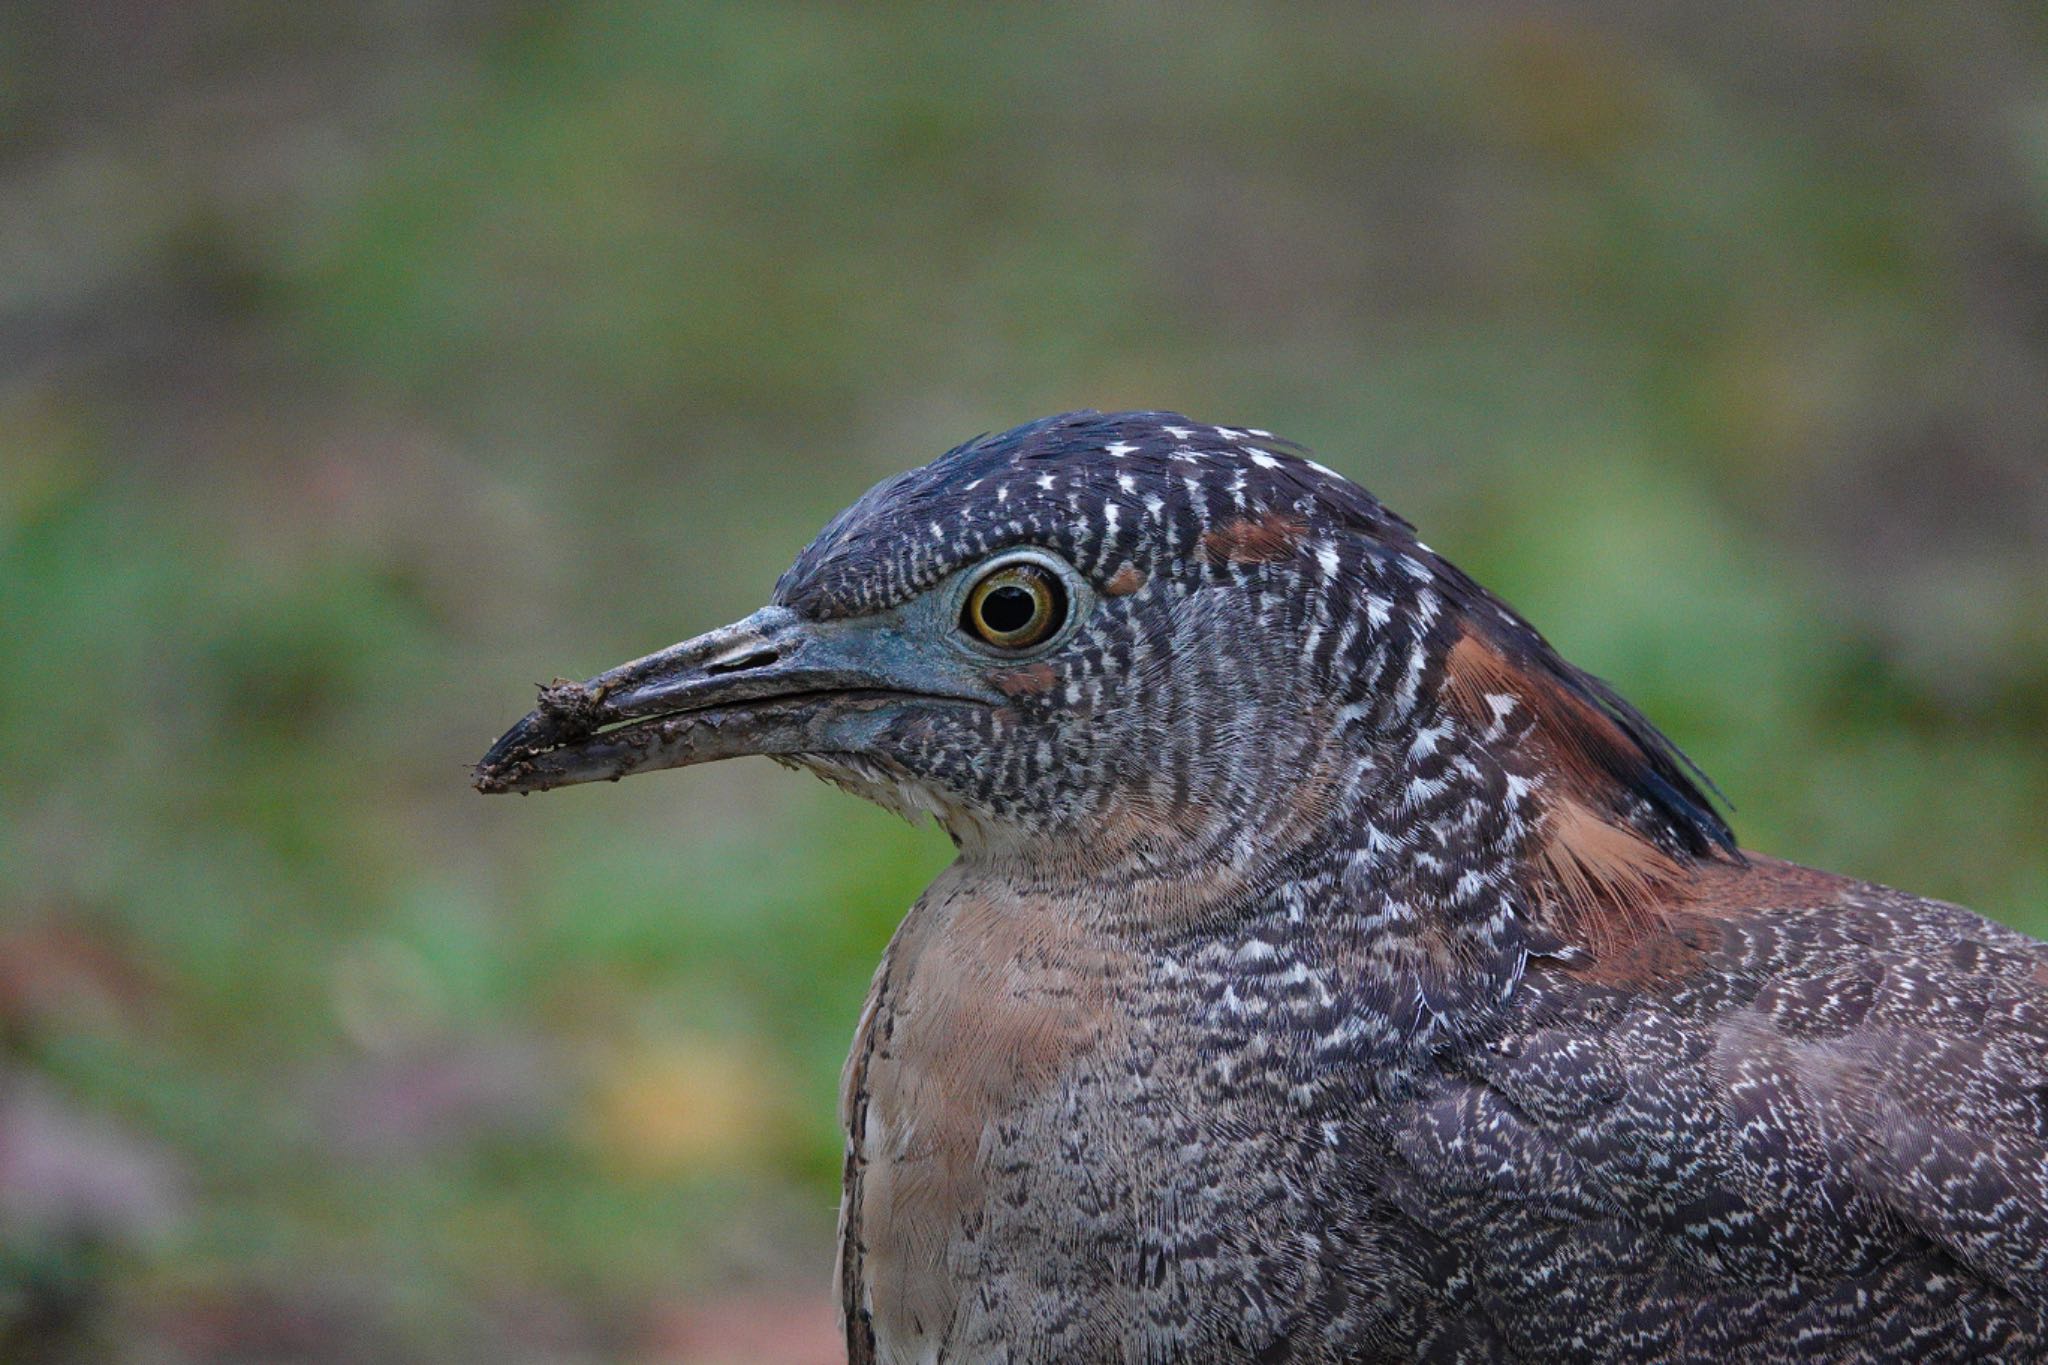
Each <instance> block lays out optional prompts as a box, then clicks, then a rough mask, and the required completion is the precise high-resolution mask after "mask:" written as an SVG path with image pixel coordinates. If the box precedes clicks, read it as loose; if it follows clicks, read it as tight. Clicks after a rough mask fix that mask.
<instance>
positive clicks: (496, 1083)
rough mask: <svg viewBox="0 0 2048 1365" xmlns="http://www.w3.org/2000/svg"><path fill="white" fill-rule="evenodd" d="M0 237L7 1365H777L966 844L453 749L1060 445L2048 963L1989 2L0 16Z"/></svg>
mask: <svg viewBox="0 0 2048 1365" xmlns="http://www.w3.org/2000/svg"><path fill="white" fill-rule="evenodd" d="M0 250H4V253H5V259H6V261H7V263H8V268H7V269H6V270H5V271H4V272H0V622H4V627H5V628H4V630H0V752H4V753H5V754H6V756H7V765H6V766H7V774H6V777H5V779H4V781H0V867H4V869H5V876H4V884H0V1357H5V1358H9V1359H12V1358H24V1359H52V1360H63V1359H76V1360H135V1361H142V1360H148V1361H171V1362H178V1361H207V1360H286V1359H292V1360H309V1361H311V1360H322V1361H342V1360H351V1361H352V1360H366V1359H376V1360H394V1361H395V1360H421V1361H426V1360H433V1361H464V1360H479V1361H481V1360H490V1361H494V1362H504V1361H517V1360H536V1361H538V1360H577V1359H585V1360H631V1361H656V1360H659V1361H714V1360H717V1361H739V1360H776V1361H791V1360H801V1359H818V1360H825V1359H830V1358H832V1354H833V1348H832V1336H831V1328H830V1314H831V1305H830V1300H829V1295H828V1294H827V1293H826V1292H825V1290H824V1288H823V1286H824V1283H825V1279H826V1275H827V1267H828V1265H829V1258H830V1248H831V1235H830V1230H831V1210H832V1205H833V1201H834V1198H835V1189H834V1187H835V1181H836V1172H835V1167H836V1159H837V1139H836V1137H835V1133H834V1128H833V1123H832V1117H831V1115H832V1107H833V1091H834V1085H835V1077H836V1071H837V1067H838V1062H839V1057H840V1054H841V1050H842V1048H843V1046H844V1041H845V1039H846V1037H847V1035H848V1033H849V1031H850V1029H851V1026H852V1021H853V1018H854V1015H855V1013H856V1010H857V1008H858V1003H859V1000H860V996H861V993H862V991H863V989H864V987H865V984H866V979H867V974H868V972H869V970H870V968H871V965H872V963H873V961H874V959H875V957H876V955H877V953H878V951H879V949H880V947H881V945H882V943H883V942H884V940H885V939H886V937H887V935H888V932H889V930H890V928H891V926H892V924H893V922H894V920H895V918H896V917H897V915H898V914H899V913H900V912H901V910H902V908H903V907H904V906H905V905H907V904H908V903H909V901H910V900H911V899H912V898H913V897H914V896H915V894H916V893H917V891H918V890H919V888H920V887H921V886H922V885H923V883H924V882H925V881H926V880H927V879H928V878H929V877H930V876H931V874H932V873H933V872H935V871H936V869H937V868H938V867H939V866H941V865H942V864H943V862H944V860H945V857H946V849H945V846H944V842H943V840H941V839H939V838H938V837H937V836H935V835H934V834H932V833H931V832H929V831H923V832H918V831H913V830H910V829H908V828H906V827H904V826H902V825H900V824H896V823H894V822H893V821H891V820H890V819H889V818H888V817H887V816H884V815H883V814H881V813H880V812H878V811H874V810H871V809H868V808H867V807H865V806H862V805H860V804H859V803H856V802H852V801H850V800H848V799H846V798H844V797H841V796H838V795H836V794H834V793H831V792H828V791H826V790H825V789H823V788H821V787H818V786H817V785H816V784H813V783H810V782H809V781H808V779H804V778H801V777H797V776H792V775H789V774H786V773H782V772H780V771H778V770H775V769H773V768H771V767H769V766H768V765H766V764H759V765H734V766H733V767H732V768H731V769H729V770H726V769H707V770H701V771H693V772H691V773H689V774H686V775H678V776H676V777H673V778H665V779H661V780H659V781H656V782H651V783H648V784H645V785H643V784H640V783H634V784H629V785H627V786H626V787H624V788H610V787H606V788H599V789H591V788H584V789H578V790H576V791H574V792H570V793H565V794H562V795H558V796H551V797H547V798H543V799H541V800H538V801H525V802H505V801H494V802H483V801H478V800H476V799H475V798H474V797H473V796H472V795H471V794H470V793H469V791H468V788H467V785H466V782H465V769H466V765H467V764H468V763H469V762H470V761H471V760H473V759H474V758H475V757H476V755H477V754H478V753H479V752H480V750H481V749H482V747H483V746H484V745H485V744H486V743H487V742H488V741H489V739H490V738H491V737H492V736H493V734H494V733H495V732H496V731H497V730H498V729H499V728H500V727H501V726H502V725H503V724H504V723H506V722H508V721H509V720H510V719H512V718H513V717H514V716H515V715H516V714H517V713H518V712H519V711H521V710H522V709H524V707H525V706H526V705H527V702H528V695H529V694H528V693H527V692H526V691H525V690H524V689H525V684H526V683H527V682H529V681H531V680H535V679H542V678H546V677H550V676H553V675H555V674H557V673H562V674H570V675H575V676H583V675H586V674H588V673H590V672H593V671H596V670H597V669H598V668H601V667H603V666H606V665H609V664H611V663H613V662H616V661H618V660H620V659H623V658H625V657H628V656H630V655H636V654H639V653H642V652H644V651H645V650H647V649H649V648H652V647H655V646H657V645H660V644H662V643H666V642H667V641H670V640H673V639H677V638H680V637H682V636H684V635H686V634H690V633H693V632H695V631H697V630H700V629H703V628H706V627H708V626H710V625H713V624H716V623H718V622H720V621H722V620H726V619H730V618H732V617H734V616H737V615H739V614H741V613H743V612H744V611H746V610H748V609H750V608H751V607H752V606H753V605H755V604H757V603H758V602H759V601H760V600H761V598H762V596H763V594H764V593H765V592H766V591H767V589H768V586H769V584H770V583H771V582H772V581H773V577H774V574H775V573H776V572H777V571H778V570H779V568H780V567H781V566H782V564H783V563H784V562H786V560H787V559H788V558H789V557H790V556H791V555H792V554H793V553H794V551H795V550H796V549H797V548H798V547H799V546H800V545H801V544H802V543H803V542H804V541H805V540H806V539H807V538H808V537H809V535H810V534H811V532H812V531H813V530H814V529H815V527H816V526H817V525H818V524H820V523H821V522H822V521H823V520H824V518H825V517H826V516H828V515H829V514H830V513H831V512H832V511H833V510H835V509H836V508H837V507H838V506H840V505H841V504H843V503H845V502H846V501H848V500H850V499H851V498H852V497H853V496H854V495H855V494H856V493H858V492H859V491H860V490H861V489H862V488H863V487H865V486H866V485H867V484H868V483H869V482H871V481H872V480H874V479H876V478H878V477H880V476H882V475H883V474H886V473H889V472H891V471H893V470H895V469H898V468H901V467H904V466H906V465H909V464H912V463H917V462H920V461H922V460H924V459H926V458H929V457H930V456H931V455H933V454H936V453H937V452H938V451H939V450H941V449H943V448H944V447H945V446H947V445H950V444H952V443H953V442H955V441H957V440H959V439H962V438H964V437H966V436H970V435H972V434H974V433H976V432H978V431H982V430H985V429H989V428H995V427H1002V426H1007V425H1010V424H1012V423H1014V422H1017V421H1020V420H1024V419H1026V418H1029V417H1033V416H1037V415H1041V414H1043V413H1046V412H1051V411H1057V410H1061V409H1065V408H1072V407H1080V406H1095V407H1104V408H1108V407H1128V406H1163V407H1176V408H1181V409H1184V410H1187V411H1190V412H1193V413H1195V414H1197V415H1200V416H1203V417H1206V418H1209V419H1212V420H1217V421H1238V422H1245V423H1255V424H1257V425H1260V426H1265V427H1271V428H1274V429H1276V430H1280V431H1283V432H1286V433H1289V434H1291V435H1293V436H1295V437H1297V438H1299V439H1302V440H1305V441H1307V442H1308V443H1310V444H1311V445H1313V446H1315V447H1316V448H1317V449H1318V450H1319V451H1320V452H1321V453H1322V455H1323V457H1324V458H1325V459H1326V460H1327V461H1329V462H1331V463H1333V464H1335V465H1337V466H1338V467H1340V468H1342V469H1344V470H1345V471H1346V472H1349V473H1351V474H1354V475H1356V476H1357V477H1359V478H1360V479H1361V480H1362V481H1363V482H1365V483H1366V484H1367V485H1368V486H1370V487H1372V488H1373V489H1374V490H1375V491H1377V492H1379V493H1380V494H1381V495H1382V496H1384V497H1386V498H1387V499H1388V501H1389V502H1390V503H1392V504H1393V505H1394V506H1396V507H1398V508H1400V509H1402V510H1403V511H1404V512H1405V513H1407V514H1408V515H1409V516H1410V517H1411V518H1412V519H1413V520H1415V521H1417V522H1418V523H1419V524H1420V525H1422V526H1423V528H1424V529H1425V532H1426V533H1427V534H1428V536H1429V538H1430V540H1431V542H1432V543H1433V544H1436V545H1437V546H1439V547H1440V548H1443V549H1444V550H1445V551H1446V552H1447V553H1449V554H1451V555H1452V556H1453V557H1454V558H1457V559H1458V560H1460V561H1461V562H1462V563H1464V564H1465V565H1466V566H1467V567H1468V568H1470V569H1471V570H1472V571H1473V572H1474V573H1476V574H1477V575H1478V576H1479V577H1481V578H1482V579H1484V580H1486V581H1488V582H1489V583H1491V584H1493V585H1494V586H1496V587H1497V588H1499V589H1500V590H1502V591H1503V592H1504V593H1505V594H1506V595H1507V596H1508V597H1509V598H1510V599H1511V600H1513V601H1515V602H1516V603H1518V604H1519V605H1520V606H1521V607H1522V608H1523V609H1524V610H1525V611H1526V612H1527V613H1528V614H1529V615H1530V616H1531V617H1532V618H1533V619H1535V620H1536V621H1537V622H1538V623H1539V624H1540V625H1542V626H1543V627H1544V628H1545V629H1546V630H1547V631H1549V632H1550V633H1551V634H1552V636H1553V638H1555V639H1556V640H1557V641H1558V642H1559V643H1560V645H1561V646H1563V647H1564V649H1565V650H1566V652H1567V653H1569V654H1571V655H1572V656H1573V657H1575V658H1577V659H1579V660H1580V661H1582V662H1584V663H1586V664H1588V665H1590V666H1591V667H1593V668H1594V669H1595V670H1596V671H1598V672H1601V673H1603V674H1605V675H1606V676H1608V677H1610V678H1612V679H1613V680H1615V681H1616V682H1617V683H1618V684H1619V685H1620V686H1621V687H1622V689H1623V690H1624V691H1625V692H1627V693H1628V694H1630V695H1631V696H1632V697H1634V698H1635V699H1636V700H1637V701H1638V702H1639V703H1640V704H1641V705H1643V706H1644V708H1645V709H1646V710H1647V711H1648V712H1649V713H1650V714H1651V715H1652V716H1653V717H1655V718H1656V719H1657V720H1659V721H1660V722H1661V723H1662V724H1663V725H1664V726H1665V727H1666V728H1667V729H1668V730H1670V731H1671V733H1672V734H1673V735H1674V736H1675V737H1676V738H1678V739H1679V741H1680V742H1681V743H1683V744H1684V745H1686V746H1687V747H1688V748H1689V749H1690V750H1691V751H1692V752H1693V753H1694V755H1695V756H1696V757H1697V758H1699V759H1700V761H1701V762H1702V763H1703V764H1704V765H1705V766H1706V768H1707V769H1708V770H1709V771H1710V772H1712V773H1714V774H1715V775H1716V777H1717V778H1718V779H1719V780H1720V782H1721V783H1722V785H1723V786H1724V787H1725V788H1726V790H1727V791H1728V793H1729V794H1730V796H1731V797H1732V798H1733V799H1734V801H1735V803H1736V806H1737V816H1736V820H1737V824H1738V827H1739V828H1740V830H1741V831H1742V833H1743V835H1744V837H1745V841H1746V842H1747V843H1749V844H1750V845H1751V846H1752V847H1757V848H1762V849H1765V850H1768V851H1772V852H1775V853H1779V854H1783V855H1786V856H1790V857H1795V858H1798V859H1801V860H1805V861H1811V862H1816V863H1820V864H1823V865H1827V866H1833V867H1837V868H1841V869H1843V870H1847V871H1853V872H1856V873H1860V874H1863V875H1868V876H1872V877H1876V878H1880V879H1883V880H1887V881H1893V882H1897V883H1900V884H1904V885H1906V886H1909V887H1911V888H1913V889H1915V890H1921V891H1926V892H1930V893H1933V894H1938V895H1943V896H1948V897H1951V898H1955V899H1960V900H1964V901H1967V902H1969V903H1971V904H1973V905H1976V906H1978V907H1980V908H1982V909H1984V910H1985V911H1986V912H1988V913H1991V914H1993V915H1996V916H1998V917H2000V918H2003V919H2005V920H2008V921H2009V922H2012V923H2015V924H2018V925H2020V926H2022V927H2024V928H2028V929H2030V930H2032V931H2034V932H2048V839H2044V834H2048V816H2044V813H2043V812H2044V811H2048V750H2044V746H2043V744H2042V742H2041V737H2042V735H2043V733H2044V732H2048V455H2044V452H2048V18H2044V13H2043V12H2042V11H2041V10H2039V9H2038V7H2030V6H2016V5H2002V4H1995V3H1988V2H1976V3H1963V4H1956V3H1946V4H1933V3H1913V4H1904V5H1894V6H1885V7H1862V6H1854V7H1838V6H1833V5H1829V4H1825V3H1821V2H1820V0H1798V2H1796V3H1793V4H1789V5H1781V6H1775V7H1770V8H1768V9H1764V8H1761V7H1758V8H1743V9H1739V10H1730V9H1725V8H1720V7H1699V6H1691V5H1683V4H1678V3H1675V0H1660V2H1659V3H1650V4H1639V5H1623V4H1618V3H1616V4H1611V5H1599V4H1562V5H1544V6H1526V5H1514V4H1506V3H1501V4H1497V5H1494V4H1487V5H1473V6H1460V7H1455V8H1452V7H1436V6H1424V5H1414V6H1409V5H1396V6H1374V7H1364V6H1353V5H1308V6H1280V5H1264V6H1261V5H1251V6H1246V5H1218V4H1192V5H1186V6H1176V7H1162V6H1153V5H1140V4H1130V3H1118V4H1106V5H1096V6H1072V7H1068V6H1054V7H1037V6H1031V7H1014V8H1013V7H956V8H940V7H922V6H902V7H887V8H874V7H858V8H856V7H846V8H830V7H793V6H782V5H738V4H733V5H717V4H682V5H660V4H624V3H579V4H569V5H556V6H529V5H517V4H506V3H493V2H492V0H450V2H449V3H433V2H432V0H412V2H411V3H397V0H387V2H383V3H368V4H360V5H349V6H323V7H306V6H287V7H269V6H258V5H251V4H246V3H238V4H199V5H178V6H156V5H141V4H136V3H132V0H131V2H130V3H118V2H117V0H91V3H63V4H59V3H54V0H52V2H51V3H17V4H14V5H10V6H8V7H6V8H4V9H0ZM757 769H758V770H757Z"/></svg>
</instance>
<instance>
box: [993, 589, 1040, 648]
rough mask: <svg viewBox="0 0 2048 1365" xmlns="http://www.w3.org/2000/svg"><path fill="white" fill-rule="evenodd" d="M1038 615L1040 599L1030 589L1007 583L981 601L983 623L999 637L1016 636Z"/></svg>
mask: <svg viewBox="0 0 2048 1365" xmlns="http://www.w3.org/2000/svg"><path fill="white" fill-rule="evenodd" d="M1036 615H1038V599H1037V598H1035V597H1033V596H1032V595H1031V592H1030V590H1029V589H1028V588H1020V587H1018V586H1017V585H1016V584H1014V583H1005V584H1003V585H1002V586H1001V587H1000V588H995V589H992V590H990V592H989V594H988V596H986V597H984V598H982V599H981V623H982V624H983V625H985V626H987V627H988V628H989V629H990V630H992V631H994V632H995V633H996V634H998V635H1014V634H1016V633H1017V632H1018V631H1020V630H1022V629H1024V627H1026V626H1028V625H1030V624H1031V618H1032V617H1034V616H1036Z"/></svg>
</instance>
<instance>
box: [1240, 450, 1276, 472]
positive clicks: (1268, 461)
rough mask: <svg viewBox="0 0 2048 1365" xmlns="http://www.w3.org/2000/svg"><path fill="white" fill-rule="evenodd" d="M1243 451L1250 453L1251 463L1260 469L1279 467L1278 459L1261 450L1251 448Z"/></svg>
mask: <svg viewBox="0 0 2048 1365" xmlns="http://www.w3.org/2000/svg"><path fill="white" fill-rule="evenodd" d="M1245 453H1246V454H1248V455H1250V456H1251V457H1252V463H1253V464H1255V465H1257V466H1258V467H1259V468H1261V469H1278V468H1279V467H1280V461H1278V460H1276V459H1274V458H1273V457H1272V456H1271V455H1268V454H1267V453H1266V452H1265V451H1263V450H1251V451H1246V452H1245Z"/></svg>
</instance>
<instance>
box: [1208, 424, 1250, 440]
mask: <svg viewBox="0 0 2048 1365" xmlns="http://www.w3.org/2000/svg"><path fill="white" fill-rule="evenodd" d="M1211 430H1213V431H1214V432H1215V433H1216V434H1217V435H1218V436H1221V437H1222V438H1223V439H1224V440H1226V441H1242V440H1243V439H1244V438H1245V437H1247V436H1249V435H1251V433H1250V432H1249V431H1239V430H1237V429H1236V428H1234V427H1213V428H1211Z"/></svg>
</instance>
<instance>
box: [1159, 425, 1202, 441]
mask: <svg viewBox="0 0 2048 1365" xmlns="http://www.w3.org/2000/svg"><path fill="white" fill-rule="evenodd" d="M1159 429H1160V430H1161V431H1163V432H1165V433H1166V434H1167V435H1168V436H1171V437H1172V438H1173V439H1174V440H1176V441H1185V440H1186V439H1187V438H1188V437H1190V436H1192V435H1194V434H1195V433H1194V432H1192V431H1190V430H1188V429H1187V428H1186V427H1161V428H1159Z"/></svg>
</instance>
